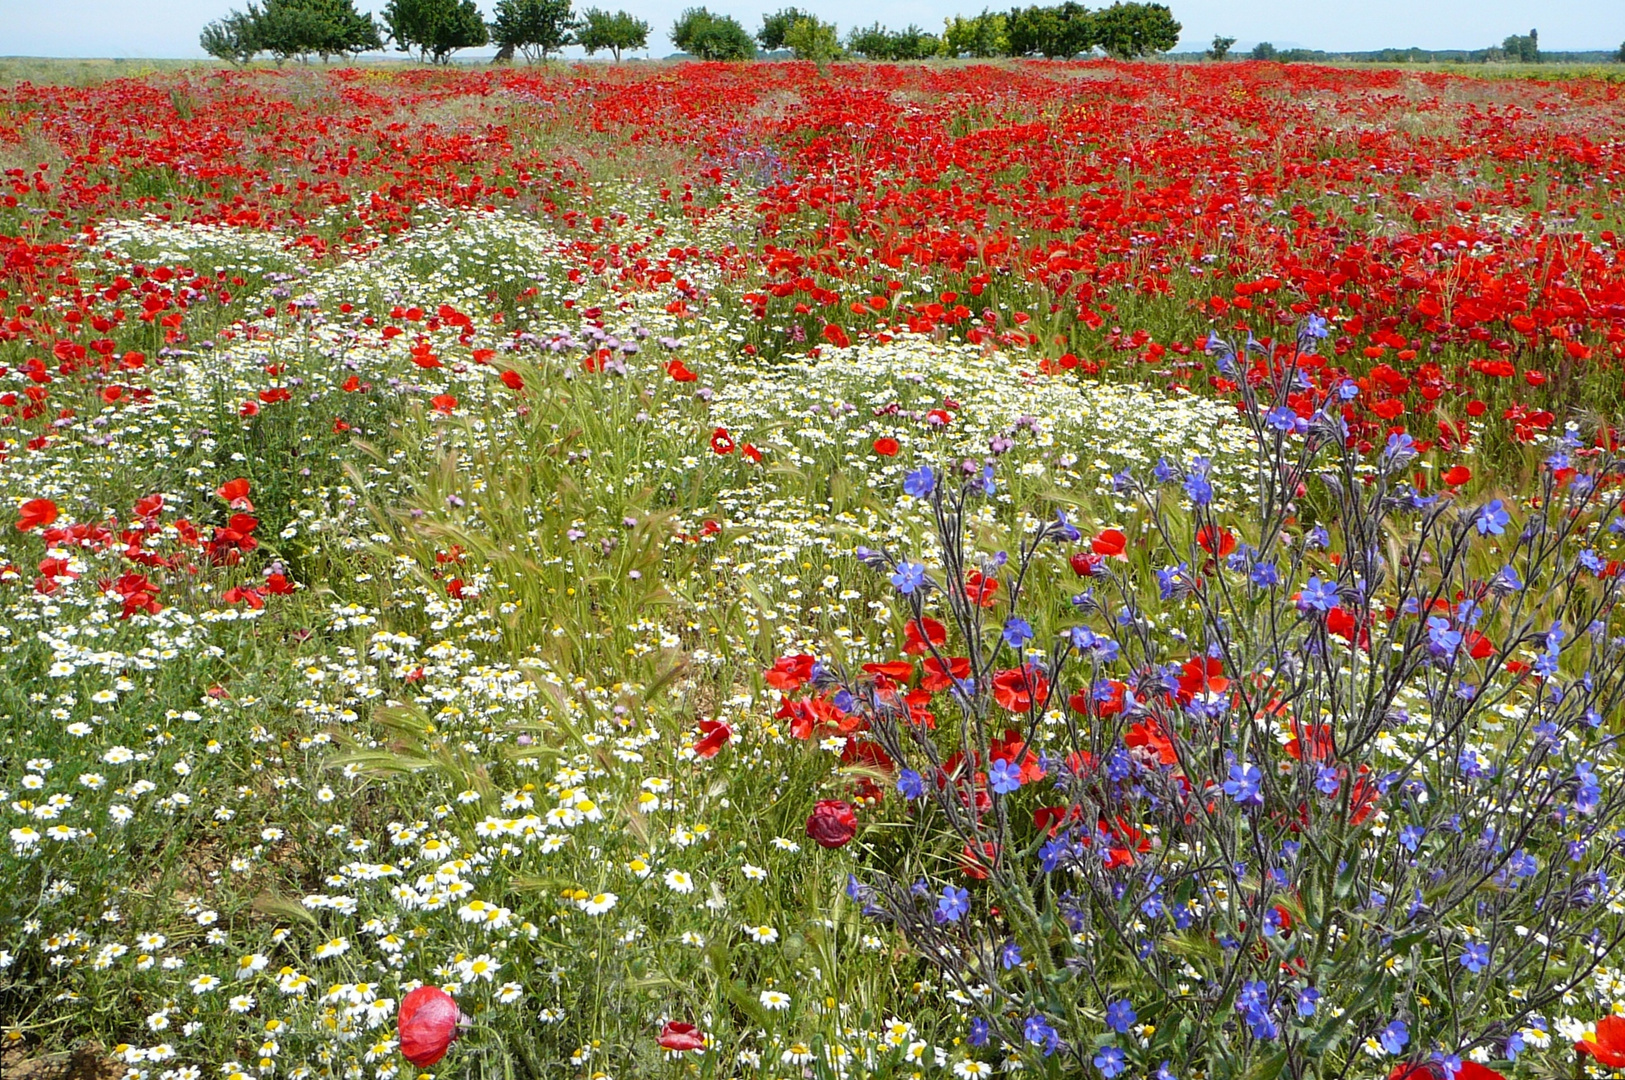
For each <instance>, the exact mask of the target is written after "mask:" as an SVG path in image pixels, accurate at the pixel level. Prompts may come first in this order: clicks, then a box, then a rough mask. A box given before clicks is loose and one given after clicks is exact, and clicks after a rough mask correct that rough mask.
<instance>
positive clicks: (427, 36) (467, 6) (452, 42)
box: [383, 0, 490, 64]
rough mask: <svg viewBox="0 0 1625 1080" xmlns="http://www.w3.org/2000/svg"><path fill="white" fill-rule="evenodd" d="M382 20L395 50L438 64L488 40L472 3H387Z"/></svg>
mask: <svg viewBox="0 0 1625 1080" xmlns="http://www.w3.org/2000/svg"><path fill="white" fill-rule="evenodd" d="M383 18H384V25H385V26H386V27H387V28H388V30H389V37H390V40H391V41H393V42H394V43H395V47H396V48H397V49H399V50H400V51H401V52H411V51H413V50H416V51H417V53H418V55H419V56H420V57H422V58H423V59H425V60H433V61H434V62H435V63H437V64H444V63H445V62H446V61H447V60H449V59H450V58H451V54H452V53H453V52H455V51H457V50H458V49H472V48H477V47H479V46H481V45H484V44H485V43H486V42H487V41H489V40H490V35H489V34H488V33H487V31H486V28H485V20H484V19H482V18H480V9H479V8H477V7H475V6H474V0H389V4H388V5H387V6H386V7H385V8H384V13H383Z"/></svg>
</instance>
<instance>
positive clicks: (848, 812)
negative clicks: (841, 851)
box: [807, 799, 858, 848]
mask: <svg viewBox="0 0 1625 1080" xmlns="http://www.w3.org/2000/svg"><path fill="white" fill-rule="evenodd" d="M857 832H858V818H857V815H856V814H854V813H852V807H851V806H849V805H847V803H846V802H845V801H844V800H842V799H820V800H819V801H818V804H817V805H816V806H814V807H813V812H812V815H811V816H810V817H808V818H807V835H808V836H810V837H812V838H813V839H814V840H815V841H817V843H818V845H819V846H820V847H827V848H838V847H845V846H846V845H847V844H848V843H850V842H851V840H852V837H854V836H856V835H857Z"/></svg>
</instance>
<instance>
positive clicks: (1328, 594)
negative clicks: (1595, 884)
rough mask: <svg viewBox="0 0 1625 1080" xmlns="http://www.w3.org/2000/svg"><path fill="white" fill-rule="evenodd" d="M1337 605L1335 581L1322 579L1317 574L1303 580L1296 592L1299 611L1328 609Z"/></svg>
mask: <svg viewBox="0 0 1625 1080" xmlns="http://www.w3.org/2000/svg"><path fill="white" fill-rule="evenodd" d="M1336 606H1337V583H1336V582H1334V581H1322V580H1320V578H1319V577H1318V576H1316V577H1311V578H1310V579H1309V580H1308V581H1306V582H1304V585H1303V589H1302V590H1301V591H1300V592H1299V593H1298V610H1299V611H1311V610H1313V611H1330V610H1331V609H1332V608H1334V607H1336Z"/></svg>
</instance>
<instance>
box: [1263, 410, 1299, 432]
mask: <svg viewBox="0 0 1625 1080" xmlns="http://www.w3.org/2000/svg"><path fill="white" fill-rule="evenodd" d="M1264 423H1265V424H1267V425H1268V426H1270V427H1272V428H1274V429H1275V430H1276V431H1279V432H1281V433H1282V434H1283V435H1290V434H1291V433H1292V430H1293V429H1294V428H1296V427H1297V426H1298V414H1297V413H1295V412H1293V411H1292V410H1291V409H1289V408H1287V407H1286V406H1285V405H1277V406H1275V408H1273V409H1271V410H1270V411H1269V412H1267V413H1265V414H1264Z"/></svg>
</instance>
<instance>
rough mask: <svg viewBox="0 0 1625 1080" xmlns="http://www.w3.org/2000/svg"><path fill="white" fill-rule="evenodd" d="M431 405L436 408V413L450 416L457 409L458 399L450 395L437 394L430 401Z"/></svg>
mask: <svg viewBox="0 0 1625 1080" xmlns="http://www.w3.org/2000/svg"><path fill="white" fill-rule="evenodd" d="M429 404H430V405H433V406H434V411H435V412H437V413H447V414H449V413H450V412H451V411H452V410H453V409H455V408H456V407H457V399H456V398H454V397H452V396H451V395H450V394H436V395H435V396H434V397H432V398H430V399H429Z"/></svg>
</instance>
